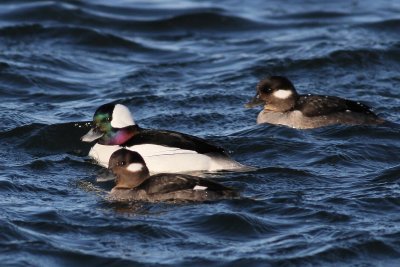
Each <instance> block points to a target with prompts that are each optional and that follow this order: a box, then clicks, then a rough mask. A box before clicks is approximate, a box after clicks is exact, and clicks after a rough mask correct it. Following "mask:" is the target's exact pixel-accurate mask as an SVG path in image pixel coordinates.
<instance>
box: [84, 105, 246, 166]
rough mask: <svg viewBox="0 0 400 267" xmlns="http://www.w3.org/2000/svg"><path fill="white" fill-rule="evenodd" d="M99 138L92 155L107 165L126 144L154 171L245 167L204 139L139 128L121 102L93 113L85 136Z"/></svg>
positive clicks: (104, 106)
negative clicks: (91, 125) (90, 126)
mask: <svg viewBox="0 0 400 267" xmlns="http://www.w3.org/2000/svg"><path fill="white" fill-rule="evenodd" d="M82 141H84V142H93V141H96V144H95V145H94V146H93V147H92V148H91V150H90V152H89V156H90V157H92V158H93V159H94V160H96V161H97V162H98V163H99V164H100V165H102V166H104V167H107V166H108V162H109V159H110V156H111V154H112V153H113V152H114V151H116V150H118V149H120V148H122V147H125V148H127V149H129V150H133V151H137V152H138V153H140V155H141V156H143V158H144V160H145V162H146V165H147V167H148V168H149V170H150V172H151V173H160V172H174V173H175V172H194V171H219V170H244V169H246V168H247V167H246V166H244V165H242V164H240V163H238V162H236V161H234V160H233V159H231V158H230V157H229V155H228V154H227V153H226V152H225V150H224V149H223V148H221V147H219V146H215V145H213V144H211V143H209V142H207V141H206V140H204V139H201V138H198V137H195V136H191V135H187V134H183V133H179V132H174V131H165V130H151V129H143V128H141V127H139V126H138V125H137V124H136V123H135V121H134V120H133V117H132V115H131V112H130V111H129V109H128V108H127V107H126V106H124V105H121V104H114V103H110V104H105V105H102V106H101V107H99V108H98V109H97V110H96V112H95V114H94V116H93V127H92V129H91V130H90V131H89V132H88V133H87V134H86V135H84V136H83V137H82Z"/></svg>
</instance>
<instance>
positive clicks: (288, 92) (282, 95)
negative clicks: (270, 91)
mask: <svg viewBox="0 0 400 267" xmlns="http://www.w3.org/2000/svg"><path fill="white" fill-rule="evenodd" d="M292 94H293V93H292V91H291V90H284V89H279V90H278V91H275V92H274V96H275V97H277V98H280V99H286V98H289V97H290V96H291V95H292Z"/></svg>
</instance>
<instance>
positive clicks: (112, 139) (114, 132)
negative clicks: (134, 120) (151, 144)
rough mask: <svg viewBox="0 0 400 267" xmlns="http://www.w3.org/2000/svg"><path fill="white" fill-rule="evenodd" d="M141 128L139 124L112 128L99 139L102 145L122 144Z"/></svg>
mask: <svg viewBox="0 0 400 267" xmlns="http://www.w3.org/2000/svg"><path fill="white" fill-rule="evenodd" d="M138 130H139V126H137V125H131V126H127V127H124V128H112V129H111V130H110V131H109V132H108V133H107V134H105V135H103V137H102V138H101V139H100V140H99V144H101V145H107V146H111V145H122V144H123V143H125V142H126V141H128V140H129V139H131V138H132V137H133V136H134V135H135V134H136V133H137V132H138Z"/></svg>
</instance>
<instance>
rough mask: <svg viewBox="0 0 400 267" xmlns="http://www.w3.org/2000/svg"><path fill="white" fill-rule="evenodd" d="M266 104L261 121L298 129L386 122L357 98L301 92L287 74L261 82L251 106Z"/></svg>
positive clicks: (258, 119) (260, 116) (259, 118)
mask: <svg viewBox="0 0 400 267" xmlns="http://www.w3.org/2000/svg"><path fill="white" fill-rule="evenodd" d="M259 104H264V109H263V110H262V111H261V112H260V113H259V114H258V117H257V123H258V124H261V123H270V124H277V125H285V126H289V127H292V128H297V129H309V128H318V127H323V126H328V125H333V124H347V125H375V124H381V123H383V122H384V120H383V119H381V118H379V117H378V116H377V115H376V114H375V113H373V112H372V111H371V109H370V108H369V107H368V106H366V105H364V104H362V103H360V102H356V101H352V100H347V99H343V98H340V97H335V96H325V95H311V94H308V95H298V94H297V92H296V90H295V88H294V86H293V84H292V83H291V82H290V81H289V80H288V79H287V78H285V77H281V76H271V77H269V78H266V79H264V80H262V81H260V82H259V84H258V85H257V94H256V97H255V98H254V99H253V100H252V102H250V103H249V104H248V106H249V107H252V106H254V105H259Z"/></svg>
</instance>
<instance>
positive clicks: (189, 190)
mask: <svg viewBox="0 0 400 267" xmlns="http://www.w3.org/2000/svg"><path fill="white" fill-rule="evenodd" d="M238 196H239V195H238V194H237V193H236V192H235V191H233V190H232V189H230V188H228V187H225V186H223V185H221V184H218V183H216V182H213V181H211V180H208V179H204V178H199V177H195V176H191V175H185V174H173V173H159V174H156V175H153V176H150V177H149V178H147V180H145V181H144V182H143V183H142V184H141V185H140V186H138V187H137V188H133V189H130V188H118V187H116V188H113V189H112V190H111V192H110V195H109V199H111V200H116V201H146V202H163V201H196V202H198V201H200V202H202V201H215V200H220V199H233V198H237V197H238Z"/></svg>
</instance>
